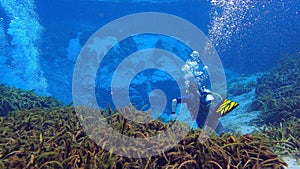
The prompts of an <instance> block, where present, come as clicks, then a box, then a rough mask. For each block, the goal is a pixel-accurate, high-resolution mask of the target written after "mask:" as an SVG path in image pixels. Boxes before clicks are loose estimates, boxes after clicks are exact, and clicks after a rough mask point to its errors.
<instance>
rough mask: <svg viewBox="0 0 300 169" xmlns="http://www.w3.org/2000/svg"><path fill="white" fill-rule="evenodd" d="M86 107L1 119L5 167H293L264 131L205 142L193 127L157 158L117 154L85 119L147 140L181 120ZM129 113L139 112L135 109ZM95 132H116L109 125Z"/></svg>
mask: <svg viewBox="0 0 300 169" xmlns="http://www.w3.org/2000/svg"><path fill="white" fill-rule="evenodd" d="M80 110H82V111H83V113H86V114H84V116H82V115H81V116H80V115H78V116H77V115H76V112H75V111H74V109H73V108H71V107H69V108H52V109H32V110H24V111H15V112H13V113H9V114H8V116H6V117H1V118H0V132H1V136H0V168H283V166H286V165H287V164H286V163H285V162H284V161H282V160H281V159H280V158H279V157H278V156H277V155H276V154H275V153H274V152H273V151H272V149H271V148H270V147H272V146H273V145H276V144H277V143H276V142H275V141H270V140H269V139H267V137H265V136H264V135H263V134H261V135H259V134H257V135H231V134H223V135H221V136H215V135H213V136H211V137H210V138H208V139H207V140H206V141H205V142H200V141H199V137H200V135H201V133H202V132H204V131H203V130H196V131H193V130H192V131H190V132H189V134H188V135H187V136H186V137H185V138H184V139H183V140H181V141H180V142H179V143H178V144H176V145H175V146H174V147H173V148H171V149H169V150H168V151H165V152H161V153H160V154H159V155H157V156H151V157H147V158H127V157H122V156H119V155H115V154H113V153H112V152H113V150H112V149H111V150H109V151H107V150H104V149H103V147H105V146H107V144H109V143H107V142H103V143H102V144H98V145H100V146H98V145H97V144H96V143H95V142H94V141H93V140H92V139H90V138H89V137H88V136H87V135H86V134H85V131H84V130H83V128H82V127H81V124H80V122H79V121H83V119H85V120H86V122H87V123H89V124H92V123H95V124H96V123H97V122H99V121H102V120H105V122H107V123H108V124H110V125H111V126H112V127H113V128H114V129H115V130H116V131H118V132H119V133H123V134H124V135H127V136H130V137H139V138H145V139H147V138H149V137H151V136H154V135H157V134H160V133H161V132H162V131H164V130H166V129H168V128H170V127H171V126H172V125H174V124H175V123H169V124H164V123H162V122H160V121H156V120H152V121H149V122H147V123H135V122H133V121H130V120H127V119H125V118H124V117H123V116H122V115H121V114H119V113H117V112H114V111H112V110H110V112H109V111H105V110H94V109H91V108H84V107H82V108H80ZM124 111H135V110H134V109H132V108H131V107H129V108H125V110H124ZM94 113H100V114H103V115H104V118H103V119H96V118H94V117H95V116H93V114H94ZM135 113H138V112H135ZM141 118H142V117H141ZM88 129H89V128H88ZM90 130H93V132H101V133H102V134H103V135H109V134H111V133H108V132H105V131H106V130H105V129H96V128H94V129H92V128H91V129H90ZM97 130H99V131H97ZM161 144H162V146H164V143H161ZM130 146H132V145H127V148H128V147H129V148H130ZM135 146H136V145H135ZM116 148H119V149H122V147H121V146H120V147H116ZM132 148H133V149H134V146H132ZM145 152H146V150H145ZM145 152H140V154H141V155H142V154H143V153H145ZM128 153H130V152H128Z"/></svg>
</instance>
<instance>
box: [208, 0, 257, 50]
mask: <svg viewBox="0 0 300 169" xmlns="http://www.w3.org/2000/svg"><path fill="white" fill-rule="evenodd" d="M210 2H211V5H212V9H211V10H210V17H211V18H212V21H211V23H210V26H209V30H208V32H209V38H210V39H211V41H212V43H213V45H214V46H222V45H226V44H228V43H229V42H230V38H231V37H232V36H234V35H236V34H237V33H239V32H240V31H242V30H243V29H245V28H247V27H248V26H249V25H252V24H253V23H251V22H245V21H244V19H245V16H246V15H251V12H252V11H253V9H254V8H255V6H254V5H255V3H258V2H257V1H255V0H210Z"/></svg>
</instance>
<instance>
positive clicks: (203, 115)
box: [176, 94, 223, 133]
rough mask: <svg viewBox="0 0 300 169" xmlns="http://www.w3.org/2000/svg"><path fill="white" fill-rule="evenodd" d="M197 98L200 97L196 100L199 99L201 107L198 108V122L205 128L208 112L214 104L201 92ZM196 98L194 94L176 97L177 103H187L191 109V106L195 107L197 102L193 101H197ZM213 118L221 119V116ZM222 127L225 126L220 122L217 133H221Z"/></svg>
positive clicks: (199, 125)
mask: <svg viewBox="0 0 300 169" xmlns="http://www.w3.org/2000/svg"><path fill="white" fill-rule="evenodd" d="M197 98H198V100H196V101H198V103H199V109H198V113H197V116H196V123H197V125H198V127H199V128H203V127H204V125H205V122H206V119H207V116H208V113H209V109H210V107H211V106H213V105H211V101H208V102H207V101H205V97H202V96H201V95H200V94H199V97H197ZM194 99H195V98H193V97H192V94H189V95H185V96H182V97H178V98H176V100H177V104H179V103H186V104H187V106H188V108H189V110H190V111H192V110H191V108H192V107H193V105H195V104H193V103H195V100H194ZM196 105H197V104H196ZM212 108H213V109H214V107H212ZM211 120H219V118H218V117H217V116H216V117H215V118H214V119H211ZM211 127H212V126H211ZM222 128H223V126H222V124H221V122H219V123H218V125H217V127H216V129H215V130H216V132H217V133H220V132H221V130H222Z"/></svg>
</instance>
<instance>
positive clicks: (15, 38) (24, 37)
mask: <svg viewBox="0 0 300 169" xmlns="http://www.w3.org/2000/svg"><path fill="white" fill-rule="evenodd" d="M0 4H1V6H2V8H3V9H4V11H5V12H6V15H7V16H8V17H9V18H4V19H7V20H8V22H10V23H9V26H8V29H7V34H8V35H10V36H11V38H12V39H11V41H10V42H9V43H10V47H9V48H10V49H9V50H10V53H9V56H5V57H6V58H7V60H9V61H10V62H9V63H8V64H9V67H8V68H9V69H10V70H8V71H9V72H8V71H7V73H11V74H12V75H7V76H10V78H4V80H6V82H5V83H7V84H9V85H13V86H16V87H21V88H25V89H35V90H36V91H37V92H38V93H41V94H47V91H46V90H47V82H46V79H45V78H44V77H43V72H42V71H41V69H40V65H39V56H40V52H39V48H38V44H39V40H40V37H41V33H42V26H41V25H40V24H39V22H38V16H37V14H36V13H35V1H34V0H22V1H20V0H0ZM4 31H6V30H4ZM11 76H12V77H14V79H12V77H11ZM2 80H3V79H1V81H2Z"/></svg>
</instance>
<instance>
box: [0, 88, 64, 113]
mask: <svg viewBox="0 0 300 169" xmlns="http://www.w3.org/2000/svg"><path fill="white" fill-rule="evenodd" d="M61 106H62V103H60V102H59V101H57V100H56V99H54V98H52V97H49V96H45V97H41V96H38V95H37V94H35V93H34V91H26V90H22V89H17V88H14V87H7V86H5V85H0V116H5V115H6V114H7V113H9V112H12V111H15V110H23V109H33V108H51V107H61Z"/></svg>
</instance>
